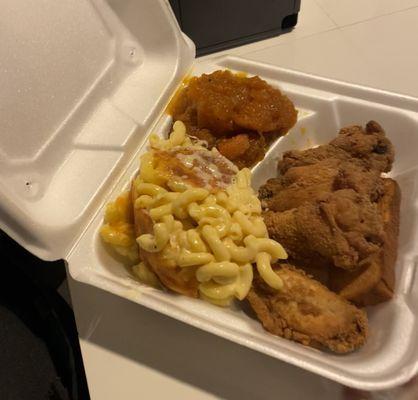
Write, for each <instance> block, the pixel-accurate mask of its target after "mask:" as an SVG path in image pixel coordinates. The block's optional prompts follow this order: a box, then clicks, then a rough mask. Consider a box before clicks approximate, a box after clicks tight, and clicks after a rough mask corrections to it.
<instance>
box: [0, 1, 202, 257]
mask: <svg viewBox="0 0 418 400" xmlns="http://www.w3.org/2000/svg"><path fill="white" fill-rule="evenodd" d="M0 20H1V24H0V36H1V38H2V40H1V41H0V86H1V88H2V95H1V98H0V110H1V119H0V132H1V135H0V228H1V229H3V230H4V231H5V232H6V233H8V234H9V235H10V236H11V237H12V238H13V239H14V240H16V241H17V242H19V243H20V244H21V245H22V246H24V247H25V248H27V249H28V250H29V251H31V252H32V253H34V254H35V255H37V256H38V257H40V258H43V259H45V260H53V259H58V258H65V256H66V255H67V254H68V252H69V251H70V249H71V248H72V246H73V245H74V243H75V242H76V241H77V238H78V237H79V236H80V235H81V233H82V231H83V230H84V229H85V228H86V226H87V225H88V223H89V221H90V220H91V218H92V216H93V215H94V213H95V212H96V211H97V210H98V209H99V206H100V204H101V202H102V199H103V195H104V191H108V190H110V189H111V188H112V186H113V184H114V182H115V181H116V180H117V178H118V176H119V175H120V174H121V173H122V172H123V169H124V166H125V165H126V164H127V162H128V161H129V160H130V159H131V158H132V156H133V154H134V152H135V149H137V148H138V147H139V146H140V145H141V143H142V142H143V141H144V140H145V132H146V131H147V130H148V129H149V128H150V127H151V124H152V123H153V122H154V121H155V120H156V119H157V118H156V117H157V116H158V114H159V113H160V112H161V110H163V109H164V105H165V104H166V103H167V102H168V100H169V97H170V95H171V94H172V93H173V92H174V89H175V87H176V86H177V85H178V84H179V82H180V81H181V79H182V78H183V77H184V75H185V74H186V72H187V71H188V70H189V68H190V66H191V64H192V62H193V60H194V45H193V43H192V42H191V41H190V40H189V39H188V38H187V37H185V36H184V35H183V34H182V33H181V31H180V28H179V26H178V24H177V21H176V19H175V17H174V14H173V13H172V11H171V8H170V6H169V4H168V1H166V0H141V1H138V0H108V2H105V1H104V0H62V1H59V2H57V1H55V0H43V1H41V2H36V4H34V5H33V6H30V7H28V6H27V4H26V3H24V2H15V1H14V0H5V1H4V2H2V12H1V14H0Z"/></svg>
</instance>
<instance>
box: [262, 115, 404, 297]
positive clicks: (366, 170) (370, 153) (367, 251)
mask: <svg viewBox="0 0 418 400" xmlns="http://www.w3.org/2000/svg"><path fill="white" fill-rule="evenodd" d="M393 159H394V150H393V146H392V144H391V143H390V141H389V140H388V139H387V138H386V137H385V133H384V131H383V129H382V128H381V126H380V125H379V124H378V123H377V122H374V121H370V122H368V123H367V124H366V127H365V128H364V129H363V128H362V127H360V126H357V125H353V126H349V127H345V128H342V129H341V130H340V131H339V133H338V136H337V137H336V138H335V139H334V140H332V141H331V142H330V144H326V145H322V146H318V147H316V148H312V149H307V150H304V151H299V150H293V151H288V152H286V153H284V155H283V158H282V160H280V161H279V163H278V169H279V172H280V176H279V177H278V178H274V179H271V180H269V181H268V182H267V183H266V184H265V185H264V186H262V187H261V188H260V190H259V197H260V200H261V203H262V206H263V208H264V210H265V214H264V216H265V221H266V225H267V228H268V231H269V234H270V236H271V237H272V238H274V239H276V240H278V241H279V242H280V243H282V245H283V246H284V247H285V248H286V250H287V251H288V253H289V256H290V260H291V261H292V262H293V263H295V264H296V265H297V266H298V267H301V268H303V269H305V270H308V269H309V268H311V269H312V267H313V268H314V269H313V271H314V273H315V275H316V276H318V277H320V279H321V281H322V282H324V283H326V284H327V285H328V286H329V287H330V288H332V290H334V291H336V292H338V293H339V294H341V296H343V297H344V298H346V299H349V300H351V301H353V302H355V303H356V304H360V305H367V304H375V303H378V302H381V301H385V300H387V299H389V298H390V297H391V296H392V293H393V285H394V264H395V261H396V248H397V237H398V230H399V208H400V192H399V187H398V186H397V184H396V182H394V181H393V180H391V179H388V178H383V177H382V176H381V173H382V172H383V171H388V170H390V168H391V166H392V163H393ZM321 266H322V269H323V270H325V271H327V273H323V274H320V273H318V271H320V270H321ZM335 267H338V268H335Z"/></svg>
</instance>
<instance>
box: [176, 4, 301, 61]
mask: <svg viewBox="0 0 418 400" xmlns="http://www.w3.org/2000/svg"><path fill="white" fill-rule="evenodd" d="M170 3H171V7H172V8H173V11H174V14H175V15H176V17H177V20H178V21H179V24H180V27H181V29H182V31H183V32H184V33H186V35H188V36H189V37H190V38H191V39H192V40H193V42H194V43H195V45H196V54H197V55H198V56H200V55H204V54H208V53H213V52H215V51H219V50H224V49H227V48H230V47H235V46H239V45H242V44H245V43H250V42H254V41H257V40H261V39H266V38H268V37H271V36H276V35H278V34H280V33H283V32H287V31H289V30H290V29H291V28H293V27H294V26H295V25H296V23H297V20H298V12H299V9H300V0H170Z"/></svg>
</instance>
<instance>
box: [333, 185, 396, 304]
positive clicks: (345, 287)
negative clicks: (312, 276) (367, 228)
mask: <svg viewBox="0 0 418 400" xmlns="http://www.w3.org/2000/svg"><path fill="white" fill-rule="evenodd" d="M400 197H401V196H400V189H399V186H398V184H397V183H396V181H394V180H393V179H389V178H387V179H385V180H384V195H383V197H382V198H381V199H380V201H379V202H378V205H377V206H378V209H379V213H380V215H381V217H382V221H383V228H384V239H383V246H382V248H381V249H380V251H378V252H376V253H374V254H372V255H371V256H370V257H369V258H368V259H366V260H365V261H364V262H363V263H362V264H361V265H360V266H359V267H358V268H357V269H356V270H354V271H344V270H341V269H338V268H333V269H331V270H330V271H329V276H328V278H329V285H330V288H331V289H332V290H334V291H335V292H337V293H339V294H340V295H341V296H342V297H344V298H345V299H347V300H350V301H352V302H354V303H355V304H358V305H372V304H377V303H380V302H381V301H385V300H389V299H391V298H392V296H393V288H394V284H395V271H394V268H393V266H394V265H395V262H396V256H397V247H398V234H399V208H400V200H401V199H400Z"/></svg>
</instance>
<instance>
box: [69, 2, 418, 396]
mask: <svg viewBox="0 0 418 400" xmlns="http://www.w3.org/2000/svg"><path fill="white" fill-rule="evenodd" d="M417 41H418V0H302V9H301V13H300V18H299V23H298V25H297V27H296V29H295V30H294V31H292V32H290V33H288V34H286V35H282V36H279V37H277V38H272V39H268V40H265V41H262V42H258V43H253V44H249V45H246V46H242V47H240V48H237V49H233V50H230V51H228V52H227V53H232V54H237V55H241V56H245V57H248V58H251V59H254V60H258V61H262V62H267V63H271V64H275V65H279V66H283V67H286V68H292V69H296V70H300V71H304V72H309V73H313V74H318V75H322V76H326V77H332V78H337V79H340V80H344V81H350V82H355V83H359V84H363V85H368V86H372V87H377V88H380V89H384V90H390V91H395V92H400V93H404V94H408V95H411V96H416V97H418V79H417V71H418V51H417ZM224 53H225V52H224ZM202 60H203V59H202ZM70 288H71V296H72V300H73V304H74V310H75V314H76V319H77V324H78V328H79V332H80V333H81V334H82V335H83V336H84V337H85V336H86V333H88V335H92V336H94V338H95V339H96V342H97V341H98V342H100V343H108V344H109V346H108V347H107V348H102V347H100V346H97V345H95V344H93V343H92V342H91V341H90V340H86V339H82V340H81V347H82V351H83V357H84V362H85V368H86V373H87V379H88V383H89V388H90V394H91V398H92V399H93V400H108V399H109V400H110V399H111V400H114V399H124V400H130V399H138V398H144V399H166V398H167V399H173V400H176V399H199V400H206V399H213V398H219V397H223V398H229V399H235V398H236V399H251V398H258V399H273V398H281V399H283V400H287V399H302V400H303V399H319V398H321V400H327V399H343V396H342V393H343V389H342V388H341V387H340V386H339V385H337V384H334V383H332V382H330V381H327V380H324V379H321V378H319V377H317V376H315V375H313V374H310V373H308V372H305V371H302V370H300V369H297V368H295V367H292V366H289V365H286V364H284V363H281V362H278V361H277V360H274V362H272V359H270V358H269V357H265V356H262V355H260V354H257V353H255V352H252V351H250V350H248V349H245V348H242V347H239V350H237V347H236V345H233V344H231V343H229V342H226V341H224V340H221V339H219V338H216V337H214V336H212V335H208V334H206V333H204V332H201V331H197V330H193V328H190V327H188V326H186V325H184V324H181V323H179V322H176V321H173V320H169V319H167V318H166V317H164V316H161V315H158V314H156V313H153V312H152V311H148V310H146V309H144V308H143V307H139V306H137V305H136V304H134V303H131V302H128V301H125V300H123V299H120V298H117V297H116V296H112V295H110V294H107V293H105V292H102V291H98V290H97V289H94V288H92V287H88V286H85V285H81V284H79V283H76V282H74V281H72V280H71V279H70ZM191 330H193V331H191ZM158 332H164V334H166V332H170V335H174V336H175V340H174V341H170V340H168V341H167V342H162V341H161V340H159V339H158V338H161V335H159V334H158ZM191 332H193V334H191ZM90 337H91V336H90ZM173 343H175V346H173ZM190 343H194V347H193V348H194V349H196V350H199V354H200V357H199V358H198V361H199V360H200V362H196V363H195V362H193V361H191V360H190V358H188V357H187V355H186V353H187V349H188V348H189V344H190ZM116 344H117V345H116ZM215 348H216V352H215V353H216V354H217V356H216V357H215V358H214V357H213V354H214V352H213V350H214V349H215ZM157 361H158V362H157ZM231 371H233V373H231ZM376 396H377V397H375V398H382V399H383V398H384V399H401V398H402V399H405V400H406V399H413V398H416V397H413V396H414V394H412V393H409V394H408V393H407V392H402V395H401V394H400V392H399V391H397V390H394V391H391V392H388V393H384V394H382V393H381V394H378V395H376ZM379 396H380V397H379ZM359 398H370V397H359Z"/></svg>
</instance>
